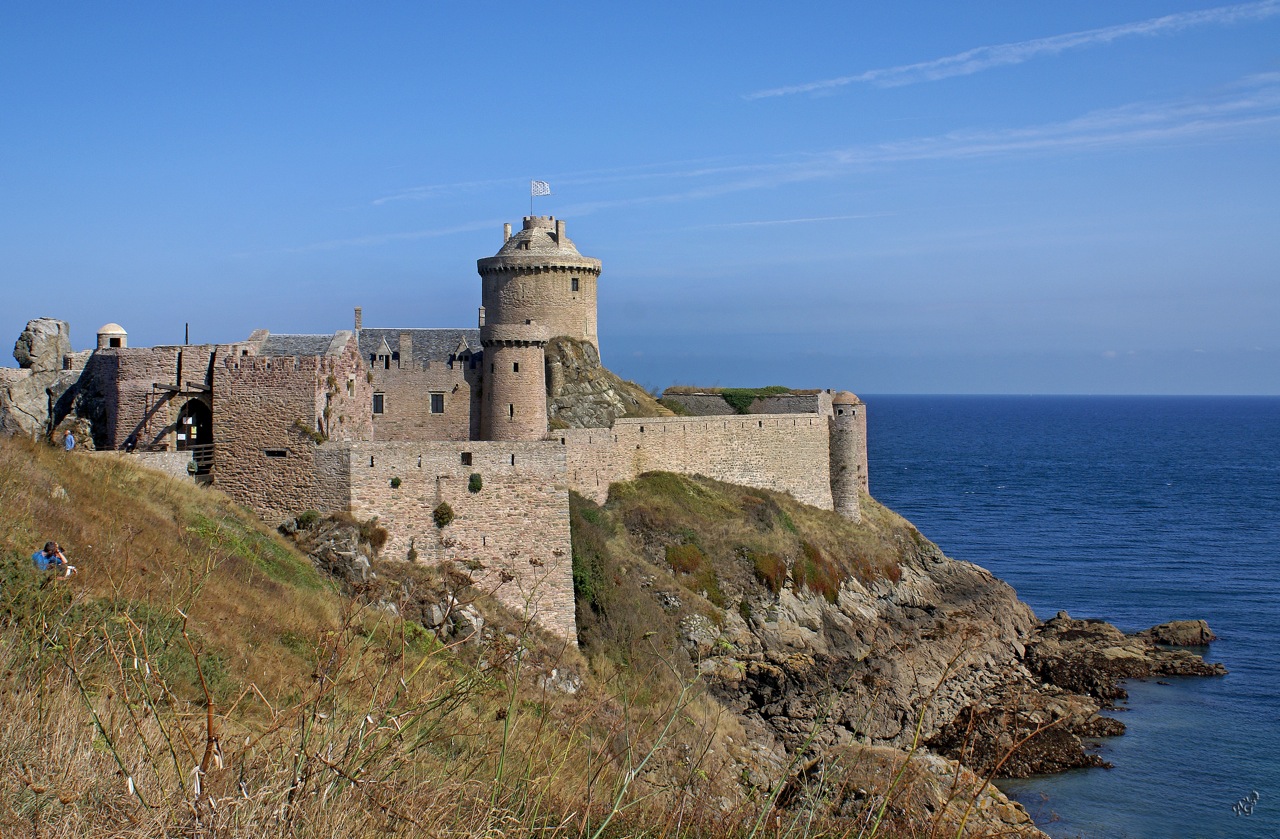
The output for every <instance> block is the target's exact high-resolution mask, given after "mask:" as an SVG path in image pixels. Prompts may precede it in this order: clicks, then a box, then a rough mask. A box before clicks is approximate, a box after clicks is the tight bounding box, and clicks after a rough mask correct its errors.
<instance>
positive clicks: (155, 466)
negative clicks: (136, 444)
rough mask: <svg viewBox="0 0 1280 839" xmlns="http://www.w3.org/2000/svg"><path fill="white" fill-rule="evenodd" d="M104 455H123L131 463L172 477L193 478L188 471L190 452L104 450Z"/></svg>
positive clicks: (185, 479) (187, 479)
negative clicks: (125, 452) (130, 452)
mask: <svg viewBox="0 0 1280 839" xmlns="http://www.w3.org/2000/svg"><path fill="white" fill-rule="evenodd" d="M103 456H107V457H122V458H125V459H126V460H128V462H129V463H133V464H135V465H137V466H141V467H142V468H144V469H150V470H151V471H153V472H163V473H164V474H166V475H168V476H169V477H171V478H180V479H182V480H184V481H189V480H191V475H190V474H189V473H188V472H187V464H188V463H190V462H191V455H190V454H189V453H188V452H133V453H132V454H123V453H119V452H103Z"/></svg>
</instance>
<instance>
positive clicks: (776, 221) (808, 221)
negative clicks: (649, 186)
mask: <svg viewBox="0 0 1280 839" xmlns="http://www.w3.org/2000/svg"><path fill="white" fill-rule="evenodd" d="M891 215H893V213H859V214H857V215H852V216H814V217H812V218H781V219H771V220H769V221H734V222H728V223H726V224H700V225H697V226H696V227H691V228H689V229H690V230H724V229H726V228H733V227H777V226H778V225H780V224H820V223H822V222H827V221H855V220H857V219H866V218H884V217H885V216H891Z"/></svg>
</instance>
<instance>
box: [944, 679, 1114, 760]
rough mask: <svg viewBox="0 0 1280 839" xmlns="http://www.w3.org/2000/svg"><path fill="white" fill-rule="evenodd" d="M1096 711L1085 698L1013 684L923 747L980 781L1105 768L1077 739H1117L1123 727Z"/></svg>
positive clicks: (1095, 704) (962, 715) (1024, 683)
mask: <svg viewBox="0 0 1280 839" xmlns="http://www.w3.org/2000/svg"><path fill="white" fill-rule="evenodd" d="M1099 709H1100V706H1099V703H1098V701H1097V700H1095V699H1092V698H1090V697H1088V696H1082V695H1079V694H1073V693H1068V692H1067V691H1065V690H1062V689H1060V688H1054V687H1049V688H1048V689H1045V688H1043V687H1041V686H1040V685H1037V684H1035V683H1034V682H1032V681H1031V680H1029V679H1016V680H1014V681H1012V682H1010V683H1008V684H1006V685H1002V686H1000V687H999V688H998V689H997V690H996V691H994V692H993V693H992V694H991V696H990V697H989V698H987V699H984V700H983V701H981V702H978V703H975V704H973V705H970V706H969V707H967V708H965V709H964V710H963V711H961V712H960V714H959V715H958V716H957V717H956V718H955V719H954V720H952V721H951V722H950V723H948V724H947V725H946V726H945V727H943V729H942V730H941V731H940V732H938V734H936V735H935V736H933V737H932V738H930V739H929V741H928V745H929V747H930V748H932V749H935V750H936V751H938V752H940V753H941V754H944V755H946V756H947V757H950V758H954V759H957V760H960V761H962V762H963V763H964V764H965V765H966V766H968V767H969V768H971V769H972V770H973V771H975V772H977V773H978V774H979V775H982V776H984V777H985V776H987V775H994V776H995V777H1000V778H1025V777H1027V776H1029V775H1044V774H1050V773H1054V772H1063V771H1066V770H1067V769H1079V768H1084V767H1090V766H1109V765H1110V764H1108V763H1107V762H1106V761H1104V760H1103V759H1102V758H1100V757H1098V755H1097V754H1095V753H1093V752H1091V751H1090V750H1089V748H1088V746H1087V745H1086V744H1085V742H1084V740H1083V739H1082V738H1092V737H1111V736H1115V735H1118V734H1123V733H1124V724H1123V723H1122V722H1120V721H1119V720H1116V719H1112V718H1110V717H1104V716H1101V715H1099V714H1098V711H1099Z"/></svg>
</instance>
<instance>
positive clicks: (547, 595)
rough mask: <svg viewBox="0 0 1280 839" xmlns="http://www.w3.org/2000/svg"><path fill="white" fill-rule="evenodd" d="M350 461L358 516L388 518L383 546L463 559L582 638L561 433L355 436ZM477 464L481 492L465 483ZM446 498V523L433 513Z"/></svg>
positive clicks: (534, 612)
mask: <svg viewBox="0 0 1280 839" xmlns="http://www.w3.org/2000/svg"><path fill="white" fill-rule="evenodd" d="M468 461H469V462H468ZM348 462H349V471H350V478H349V481H350V510H351V512H352V514H353V515H355V516H356V517H358V518H361V519H368V518H371V517H373V516H377V517H378V521H379V523H380V524H381V525H382V526H383V527H385V528H387V531H388V533H389V538H388V540H387V545H386V547H385V548H384V549H383V553H384V555H385V556H387V557H389V558H392V559H407V558H410V557H411V556H412V558H413V559H415V560H416V561H417V562H423V563H430V564H438V563H441V562H444V561H446V560H453V561H456V562H458V563H459V564H461V565H462V566H464V567H465V568H467V569H468V570H469V572H470V573H471V575H472V577H473V579H475V580H476V583H477V585H478V586H479V587H480V588H481V589H483V590H486V591H490V592H492V593H493V594H494V595H495V596H496V597H497V598H498V600H499V602H501V603H503V604H504V605H506V606H507V607H508V608H509V609H511V610H513V611H514V612H515V613H516V614H526V615H528V616H530V617H531V618H532V619H533V620H535V621H536V623H538V625H540V626H542V627H543V628H545V629H547V630H548V631H550V632H553V633H555V634H556V635H559V636H560V637H564V638H576V633H577V629H576V622H575V620H574V602H573V565H572V546H571V544H570V540H569V496H568V491H567V488H566V484H565V448H564V447H563V446H561V445H560V444H559V442H547V441H538V442H489V441H470V442H435V443H420V442H418V443H414V442H373V443H355V444H352V445H351V446H350V447H349V461H348ZM472 473H475V474H478V475H479V476H480V480H481V482H482V487H481V488H480V491H479V492H471V491H470V488H469V486H468V484H469V480H470V476H471V475H472ZM397 478H398V479H399V480H398V482H397V483H398V486H394V487H393V486H392V483H393V482H395V481H394V479H397ZM441 502H447V503H448V504H449V506H450V507H451V508H452V509H453V514H454V518H453V521H452V522H450V523H449V524H448V525H447V526H446V527H444V528H439V527H437V526H436V524H435V521H434V520H433V518H432V513H433V511H434V510H435V509H436V507H438V506H439V505H440V503H441ZM411 548H412V551H413V554H411V553H410V549H411Z"/></svg>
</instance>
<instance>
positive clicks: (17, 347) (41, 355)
mask: <svg viewBox="0 0 1280 839" xmlns="http://www.w3.org/2000/svg"><path fill="white" fill-rule="evenodd" d="M70 335H71V329H70V327H69V326H68V325H67V324H66V322H65V321H60V320H54V319H53V318H36V319H35V320H33V321H30V322H28V323H27V327H26V329H24V330H23V331H22V334H21V335H19V336H18V340H17V343H15V344H14V347H13V357H14V359H16V360H17V362H18V364H19V366H20V369H18V370H13V369H12V368H9V369H7V370H0V432H3V433H5V434H20V435H23V436H26V437H40V436H43V435H46V434H49V433H51V432H53V431H55V428H54V426H57V425H58V423H60V422H61V421H62V420H64V419H65V418H66V417H67V416H68V414H70V413H71V411H72V408H73V407H74V401H75V387H76V383H77V382H78V381H79V379H80V371H79V370H64V369H62V368H63V359H64V358H65V357H66V355H67V354H68V353H70V352H71V338H70ZM70 427H72V428H73V429H74V430H76V431H83V432H90V431H91V429H89V428H88V426H87V425H84V424H79V425H76V424H73V425H72V426H70ZM63 430H65V429H63V428H61V427H59V428H57V429H56V431H57V433H58V434H61V432H62V431H63ZM77 438H78V439H80V440H82V441H83V442H84V443H85V444H88V443H89V442H90V441H91V440H92V434H91V433H84V434H83V435H81V434H77Z"/></svg>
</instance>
